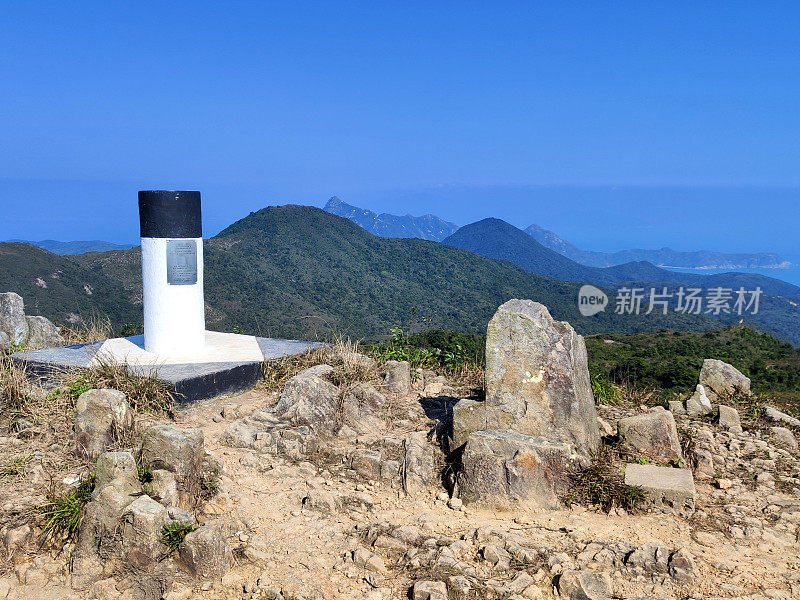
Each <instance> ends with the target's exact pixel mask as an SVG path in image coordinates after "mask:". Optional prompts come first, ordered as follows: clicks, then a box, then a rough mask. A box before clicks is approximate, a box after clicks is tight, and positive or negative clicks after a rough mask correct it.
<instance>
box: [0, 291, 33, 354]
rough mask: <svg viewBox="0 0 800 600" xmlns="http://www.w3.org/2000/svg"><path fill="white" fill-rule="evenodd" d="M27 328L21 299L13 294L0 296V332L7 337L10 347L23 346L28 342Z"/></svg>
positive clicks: (8, 293)
mask: <svg viewBox="0 0 800 600" xmlns="http://www.w3.org/2000/svg"><path fill="white" fill-rule="evenodd" d="M28 327H29V326H28V321H27V320H26V319H25V304H24V302H23V300H22V297H21V296H20V295H19V294H15V293H14V292H6V293H4V294H0V331H2V332H4V333H5V334H6V335H8V337H9V338H10V340H11V344H12V345H14V346H22V345H23V344H25V342H26V341H27V340H28V333H29V329H28Z"/></svg>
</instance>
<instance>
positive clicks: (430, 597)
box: [412, 581, 447, 600]
mask: <svg viewBox="0 0 800 600" xmlns="http://www.w3.org/2000/svg"><path fill="white" fill-rule="evenodd" d="M412 597H413V600H447V585H446V584H445V582H444V581H418V582H416V583H415V584H414V588H413V592H412Z"/></svg>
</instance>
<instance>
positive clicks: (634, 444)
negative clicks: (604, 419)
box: [618, 408, 683, 462]
mask: <svg viewBox="0 0 800 600" xmlns="http://www.w3.org/2000/svg"><path fill="white" fill-rule="evenodd" d="M618 429H619V438H620V447H621V449H622V450H624V451H625V452H627V453H629V454H632V455H639V456H643V457H646V458H649V459H651V460H655V461H657V462H669V461H671V460H674V459H679V458H682V456H683V454H682V452H681V444H680V440H678V430H677V427H676V426H675V418H674V417H673V416H672V413H671V412H670V411H668V410H664V409H661V408H659V409H654V410H651V411H650V412H646V413H643V414H640V415H634V416H632V417H626V418H624V419H620V420H619V425H618Z"/></svg>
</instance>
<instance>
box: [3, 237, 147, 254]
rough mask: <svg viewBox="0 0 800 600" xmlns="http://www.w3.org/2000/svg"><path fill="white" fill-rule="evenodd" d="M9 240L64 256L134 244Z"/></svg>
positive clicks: (124, 247) (120, 248)
mask: <svg viewBox="0 0 800 600" xmlns="http://www.w3.org/2000/svg"><path fill="white" fill-rule="evenodd" d="M8 241H9V242H18V243H23V244H31V245H33V246H38V247H39V248H44V249H45V250H49V251H50V252H52V253H53V254H58V255H59V256H66V255H68V254H84V253H85V252H108V251H110V250H128V249H129V248H133V247H135V246H136V244H114V243H112V242H104V241H101V240H80V241H74V242H60V241H58V240H41V241H38V242H32V241H29V240H8Z"/></svg>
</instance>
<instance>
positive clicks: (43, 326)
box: [25, 317, 64, 350]
mask: <svg viewBox="0 0 800 600" xmlns="http://www.w3.org/2000/svg"><path fill="white" fill-rule="evenodd" d="M25 320H26V321H27V322H28V341H27V342H26V344H25V347H26V350H38V349H40V348H53V347H56V346H63V345H64V338H62V337H61V328H60V327H56V326H55V325H53V323H52V322H51V321H50V319H48V318H47V317H25Z"/></svg>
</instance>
